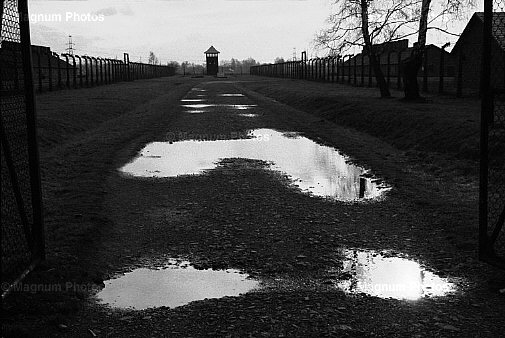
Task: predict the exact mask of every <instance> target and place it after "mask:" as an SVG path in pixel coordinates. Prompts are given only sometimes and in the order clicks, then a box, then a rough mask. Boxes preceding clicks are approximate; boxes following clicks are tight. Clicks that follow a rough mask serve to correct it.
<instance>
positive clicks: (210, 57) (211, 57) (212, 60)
mask: <svg viewBox="0 0 505 338" xmlns="http://www.w3.org/2000/svg"><path fill="white" fill-rule="evenodd" d="M218 54H219V52H218V51H217V49H215V48H214V46H210V48H209V49H208V50H207V51H206V52H205V56H206V57H207V75H217V72H218V70H219V61H218Z"/></svg>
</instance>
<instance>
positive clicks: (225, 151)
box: [120, 129, 389, 201]
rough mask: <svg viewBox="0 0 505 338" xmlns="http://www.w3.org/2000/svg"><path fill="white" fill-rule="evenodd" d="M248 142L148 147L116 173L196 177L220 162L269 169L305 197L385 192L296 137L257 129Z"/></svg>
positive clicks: (336, 156) (329, 151)
mask: <svg viewBox="0 0 505 338" xmlns="http://www.w3.org/2000/svg"><path fill="white" fill-rule="evenodd" d="M249 136H250V138H247V139H231V140H216V141H196V140H187V141H179V142H153V143H149V144H148V145H146V146H145V147H144V149H142V151H141V152H140V154H139V155H138V156H137V157H136V158H135V159H134V160H133V161H132V162H130V163H128V164H126V165H125V166H124V167H122V168H121V169H120V170H121V171H122V172H123V173H126V174H129V175H133V176H140V177H176V176H179V175H198V174H202V173H203V172H205V171H207V170H210V169H213V168H215V167H216V166H217V165H218V163H219V161H220V160H222V159H225V158H246V159H253V160H262V161H267V162H269V163H271V166H270V168H271V169H273V170H278V171H281V172H283V173H286V174H287V175H289V177H290V179H291V180H292V182H293V184H294V185H296V186H297V187H299V188H300V189H301V190H302V191H304V192H309V193H311V194H314V195H316V196H323V197H329V198H333V199H337V200H341V201H353V200H358V199H371V198H377V197H380V196H381V195H382V194H383V193H384V191H386V190H388V189H389V188H387V187H386V186H384V184H381V183H379V182H378V181H377V180H375V179H373V178H370V175H369V173H367V171H365V170H364V169H363V168H361V167H358V166H356V165H353V164H350V163H348V159H347V158H346V157H345V156H344V155H342V154H341V153H340V152H339V151H337V150H336V149H335V148H332V147H328V146H323V145H320V144H318V143H316V142H314V141H312V140H310V139H308V138H306V137H303V136H300V135H298V134H296V133H282V132H279V131H276V130H272V129H256V130H253V131H251V132H250V133H249Z"/></svg>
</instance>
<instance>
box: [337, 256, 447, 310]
mask: <svg viewBox="0 0 505 338" xmlns="http://www.w3.org/2000/svg"><path fill="white" fill-rule="evenodd" d="M343 254H344V256H345V260H344V267H343V270H342V271H341V272H340V273H341V275H340V277H339V281H338V282H337V287H338V288H340V289H342V290H344V291H346V292H349V293H366V294H368V295H371V296H377V297H381V298H395V299H405V300H416V299H420V298H423V297H436V296H444V295H446V294H448V293H451V292H454V291H455V289H456V287H455V286H454V284H452V283H450V282H448V281H447V279H445V278H441V277H439V276H437V275H436V274H434V273H433V272H431V271H428V270H426V269H425V268H424V267H422V266H421V265H420V264H419V263H417V262H415V261H413V260H410V259H406V258H399V257H390V256H388V255H383V254H380V253H377V252H375V251H371V250H356V249H346V250H344V251H343ZM342 277H343V278H344V279H343V280H342V279H341V278H342Z"/></svg>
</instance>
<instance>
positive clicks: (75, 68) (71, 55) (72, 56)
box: [70, 54, 77, 88]
mask: <svg viewBox="0 0 505 338" xmlns="http://www.w3.org/2000/svg"><path fill="white" fill-rule="evenodd" d="M70 57H71V58H72V68H73V72H72V83H73V85H74V88H77V64H76V63H75V57H74V55H73V54H70Z"/></svg>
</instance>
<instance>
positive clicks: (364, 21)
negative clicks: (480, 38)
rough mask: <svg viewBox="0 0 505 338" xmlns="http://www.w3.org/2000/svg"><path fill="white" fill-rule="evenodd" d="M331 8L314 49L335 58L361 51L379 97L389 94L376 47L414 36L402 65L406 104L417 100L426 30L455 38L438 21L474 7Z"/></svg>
mask: <svg viewBox="0 0 505 338" xmlns="http://www.w3.org/2000/svg"><path fill="white" fill-rule="evenodd" d="M334 4H335V6H336V11H335V12H334V13H333V14H331V15H330V16H329V17H328V20H327V22H328V23H329V26H328V27H327V28H326V29H324V30H322V31H321V32H319V34H318V35H317V37H316V41H315V42H316V46H317V47H319V48H323V49H328V50H329V52H330V54H331V55H334V56H335V55H339V54H340V55H342V54H343V53H345V51H346V50H348V49H350V48H352V47H354V46H359V47H362V48H363V52H364V53H366V54H367V55H369V57H370V63H371V65H372V68H373V70H374V73H375V77H376V80H377V83H378V86H379V89H380V93H381V96H382V97H390V96H391V93H390V92H389V88H388V86H387V82H386V81H385V79H384V74H383V73H382V71H381V68H380V65H379V60H378V54H379V53H380V50H378V49H377V48H376V46H377V45H378V44H381V43H385V42H392V41H398V40H401V39H405V38H407V37H411V36H416V35H417V42H416V43H415V44H414V48H412V52H411V55H410V56H409V57H408V58H407V59H406V60H404V62H403V64H402V71H403V77H404V91H405V98H406V99H408V100H416V99H419V98H420V95H419V86H418V83H417V74H418V72H419V70H420V69H421V66H422V64H423V57H424V51H425V47H426V36H427V32H428V30H438V31H441V32H443V33H446V34H451V35H457V34H454V33H451V32H449V31H448V30H446V29H444V28H442V27H440V21H441V20H443V19H444V18H445V19H447V18H455V17H459V16H461V10H462V9H463V8H468V7H470V6H471V7H474V6H475V4H474V0H435V1H432V0H380V1H379V0H335V2H334ZM432 24H433V25H432ZM435 24H438V26H436V25H435Z"/></svg>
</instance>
